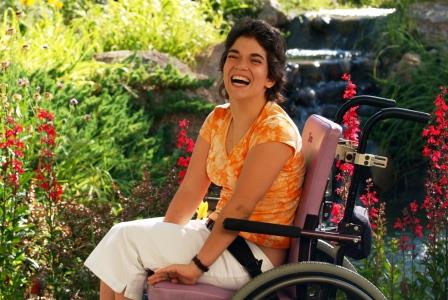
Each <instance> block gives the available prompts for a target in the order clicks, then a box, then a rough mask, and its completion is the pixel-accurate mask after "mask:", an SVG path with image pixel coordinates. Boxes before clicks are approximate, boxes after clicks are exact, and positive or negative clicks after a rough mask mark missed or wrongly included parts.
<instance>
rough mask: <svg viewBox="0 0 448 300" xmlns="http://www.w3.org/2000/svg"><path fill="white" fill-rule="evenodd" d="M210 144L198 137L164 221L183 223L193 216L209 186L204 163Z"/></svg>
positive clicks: (205, 162)
mask: <svg viewBox="0 0 448 300" xmlns="http://www.w3.org/2000/svg"><path fill="white" fill-rule="evenodd" d="M209 148H210V144H209V143H207V142H206V141H205V140H204V139H203V138H202V137H201V136H199V137H198V139H197V141H196V144H195V146H194V150H193V153H192V155H191V159H190V163H189V165H188V169H187V172H186V174H185V177H184V179H183V181H182V183H181V184H180V186H179V188H178V190H177V192H176V194H175V195H174V197H173V199H172V200H171V203H170V205H169V207H168V210H167V212H166V214H165V219H164V221H165V222H169V223H176V224H185V223H187V222H188V221H189V220H191V217H192V216H193V214H194V212H195V210H196V208H197V207H198V205H199V203H200V202H201V201H202V200H203V199H204V196H205V194H206V193H207V190H208V187H209V186H210V179H209V178H208V176H207V171H206V164H207V156H208V151H209Z"/></svg>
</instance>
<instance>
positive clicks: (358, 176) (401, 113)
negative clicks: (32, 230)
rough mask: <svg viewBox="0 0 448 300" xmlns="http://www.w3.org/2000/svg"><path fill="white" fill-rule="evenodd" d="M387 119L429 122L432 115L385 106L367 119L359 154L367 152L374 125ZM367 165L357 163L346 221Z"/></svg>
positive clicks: (348, 220)
mask: <svg viewBox="0 0 448 300" xmlns="http://www.w3.org/2000/svg"><path fill="white" fill-rule="evenodd" d="M385 119H402V120H407V121H414V122H419V123H428V121H429V120H430V119H431V115H430V114H428V113H425V112H421V111H415V110H410V109H406V108H398V107H391V108H384V109H382V110H380V111H379V112H377V113H375V114H374V115H372V116H371V117H370V118H368V119H367V121H366V123H365V125H364V128H363V130H362V132H361V136H360V138H359V144H358V149H357V152H358V153H359V154H364V153H366V148H367V141H368V138H369V135H370V133H371V131H372V129H373V127H374V126H375V125H376V124H377V123H378V122H379V121H381V120H385ZM364 169H365V167H364V166H361V165H355V168H354V170H353V175H352V180H351V184H350V188H349V191H348V197H347V204H346V208H345V213H344V218H343V220H344V222H351V221H352V218H353V210H354V207H355V199H356V195H357V192H358V187H359V184H360V181H361V180H362V178H363V177H364V176H363V171H364Z"/></svg>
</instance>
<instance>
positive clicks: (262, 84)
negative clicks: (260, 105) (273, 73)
mask: <svg viewBox="0 0 448 300" xmlns="http://www.w3.org/2000/svg"><path fill="white" fill-rule="evenodd" d="M267 58H268V57H267V53H266V51H265V50H264V48H263V47H262V46H261V45H260V44H259V43H258V42H257V40H256V39H255V38H251V37H245V36H241V37H239V38H238V39H237V40H236V41H235V43H234V44H233V45H232V46H231V47H230V49H229V51H228V54H227V57H226V61H225V63H224V68H223V79H224V86H225V88H226V91H227V93H228V94H229V99H230V100H231V101H233V100H238V99H249V100H253V99H256V98H260V99H262V100H266V97H265V91H266V89H268V88H271V87H272V86H273V85H274V84H275V82H274V81H272V80H270V79H269V78H268V59H267Z"/></svg>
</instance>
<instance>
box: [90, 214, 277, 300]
mask: <svg viewBox="0 0 448 300" xmlns="http://www.w3.org/2000/svg"><path fill="white" fill-rule="evenodd" d="M162 220H163V218H153V219H144V220H136V221H131V222H124V223H120V224H117V225H114V226H113V227H112V228H111V229H110V230H109V232H108V233H107V234H106V235H105V236H104V238H103V239H102V240H101V242H100V243H99V244H98V246H97V247H96V248H95V249H94V250H93V252H92V253H91V254H90V256H89V257H88V258H87V260H86V262H85V263H84V264H85V266H87V267H88V268H89V269H90V270H91V271H92V272H93V273H95V275H96V276H98V277H99V278H100V279H101V280H102V281H103V282H105V283H106V284H107V285H108V286H109V287H111V288H112V290H114V291H115V292H117V293H121V292H123V290H124V291H125V293H124V295H125V297H127V298H130V299H135V300H141V299H142V293H143V289H144V286H145V283H146V277H147V273H146V270H147V269H149V270H152V271H156V270H157V269H159V268H163V267H166V266H168V265H170V264H187V263H189V262H190V261H191V259H192V258H193V256H195V255H196V254H197V253H198V252H199V250H200V249H201V247H202V245H203V244H204V242H205V240H206V239H207V238H208V236H209V234H210V231H209V230H208V229H207V228H206V226H205V224H204V223H203V222H200V221H195V220H192V221H190V222H189V223H188V224H186V225H185V226H180V225H177V224H172V223H164V222H163V221H162ZM247 243H248V245H249V247H250V248H251V250H252V252H253V254H254V255H255V257H256V258H257V259H262V260H263V264H262V268H261V269H262V271H263V272H265V271H267V270H269V269H272V268H273V266H272V263H271V262H270V261H269V259H268V258H267V257H266V255H265V254H264V253H263V251H261V249H260V248H259V247H258V246H256V245H255V244H253V243H251V242H247ZM249 279H250V276H249V274H248V273H247V272H246V270H245V269H244V268H243V267H242V266H241V265H240V264H239V263H238V261H237V260H236V259H235V258H234V257H233V256H232V254H230V252H229V251H227V250H226V251H224V252H223V254H221V256H220V257H219V258H218V259H217V260H216V261H215V262H214V263H213V265H211V266H210V270H209V271H208V272H206V273H204V274H203V275H202V276H201V277H200V278H199V282H202V283H209V284H213V285H216V286H220V287H223V288H228V289H239V288H240V287H241V286H243V285H244V284H245V283H246V282H247V281H249Z"/></svg>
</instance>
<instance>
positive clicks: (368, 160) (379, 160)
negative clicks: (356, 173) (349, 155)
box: [355, 153, 387, 168]
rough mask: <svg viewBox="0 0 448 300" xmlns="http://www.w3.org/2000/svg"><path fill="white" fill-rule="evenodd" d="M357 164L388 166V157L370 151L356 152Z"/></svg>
mask: <svg viewBox="0 0 448 300" xmlns="http://www.w3.org/2000/svg"><path fill="white" fill-rule="evenodd" d="M355 164H357V165H361V166H366V167H378V168H386V167H387V157H385V156H379V155H374V154H368V153H364V154H360V153H356V156H355Z"/></svg>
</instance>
